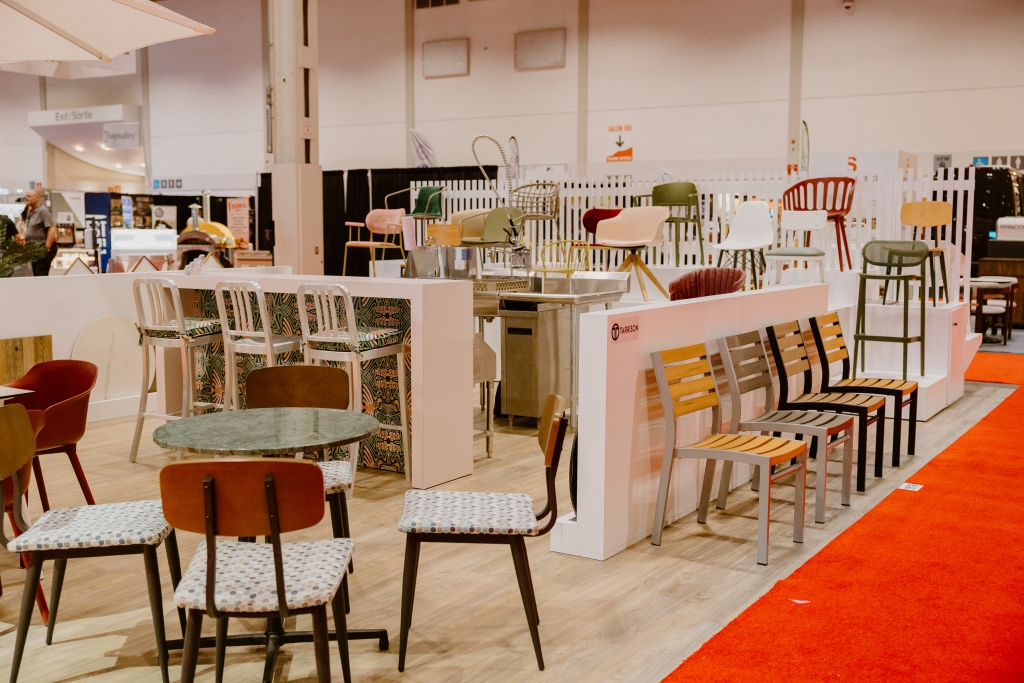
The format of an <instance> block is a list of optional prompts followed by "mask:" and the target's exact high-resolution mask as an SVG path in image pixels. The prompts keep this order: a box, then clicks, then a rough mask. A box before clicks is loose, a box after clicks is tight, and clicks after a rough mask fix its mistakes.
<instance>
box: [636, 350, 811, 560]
mask: <svg viewBox="0 0 1024 683" xmlns="http://www.w3.org/2000/svg"><path fill="white" fill-rule="evenodd" d="M651 361H652V362H653V364H654V376H655V377H656V378H657V380H658V392H659V393H660V394H661V405H662V409H663V410H664V412H665V456H664V459H663V460H662V464H661V483H660V485H659V486H658V502H657V505H656V507H655V509H654V531H653V533H652V534H651V543H652V544H653V545H661V530H662V528H663V527H664V525H665V505H666V503H667V501H668V486H669V480H670V478H671V476H672V464H673V462H675V459H676V458H694V459H707V464H706V465H705V467H704V485H703V486H702V487H701V492H700V506H699V507H698V509H697V521H698V522H699V523H701V524H704V523H705V522H706V521H707V517H708V505H709V503H710V500H711V487H712V486H713V485H714V480H715V468H716V466H717V464H718V461H719V460H723V461H725V462H726V463H727V464H728V463H730V462H745V463H747V464H749V465H754V466H755V467H758V468H759V476H760V481H759V482H758V490H759V498H760V501H759V503H758V513H757V563H758V564H768V517H769V513H770V508H771V485H772V483H773V482H776V481H779V480H780V479H782V478H783V477H788V476H789V475H791V474H793V475H796V494H795V495H796V498H795V504H794V509H793V542H794V543H803V540H804V500H805V495H806V491H805V486H806V469H807V444H805V443H804V442H802V441H790V440H788V439H780V438H776V437H770V436H741V435H739V434H720V433H719V432H720V430H721V426H722V415H721V409H720V408H719V405H718V389H717V388H716V386H715V377H714V373H713V372H712V370H711V363H710V361H709V358H708V352H707V349H706V348H705V346H704V344H694V345H693V346H684V347H682V348H678V349H670V350H667V351H655V352H653V353H652V354H651ZM706 408H711V436H709V437H707V438H705V439H701V440H700V441H698V442H697V443H694V444H690V445H689V446H684V447H679V446H676V420H677V419H678V418H680V417H682V416H683V415H689V414H691V413H696V412H698V411H700V410H704V409H706ZM791 461H792V464H788V463H790V462H791ZM783 464H788V466H787V467H784V468H780V469H778V470H777V471H773V470H774V467H773V466H774V465H783ZM724 469H725V471H724V472H723V473H722V487H723V488H724V489H725V490H726V491H727V490H728V486H729V483H728V481H727V480H726V473H727V472H728V471H729V468H728V467H726V468H724ZM724 504H725V497H724V496H720V497H719V507H722V506H723V505H724Z"/></svg>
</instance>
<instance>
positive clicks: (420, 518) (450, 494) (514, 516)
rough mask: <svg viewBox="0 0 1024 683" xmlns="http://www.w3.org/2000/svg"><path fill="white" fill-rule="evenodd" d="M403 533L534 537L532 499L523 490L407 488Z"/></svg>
mask: <svg viewBox="0 0 1024 683" xmlns="http://www.w3.org/2000/svg"><path fill="white" fill-rule="evenodd" d="M398 530H399V531H401V532H403V533H413V532H415V533H426V534H504V535H520V536H536V535H537V534H538V532H539V531H540V527H539V526H538V524H537V515H536V513H535V512H534V510H533V498H531V497H530V496H528V495H527V494H525V493H477V492H475V491H420V490H413V491H406V492H405V507H404V508H403V510H402V518H401V519H400V520H399V521H398Z"/></svg>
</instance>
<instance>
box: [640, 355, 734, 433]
mask: <svg viewBox="0 0 1024 683" xmlns="http://www.w3.org/2000/svg"><path fill="white" fill-rule="evenodd" d="M651 360H652V361H653V363H654V373H655V377H657V380H658V390H659V392H660V394H661V402H662V407H663V408H664V410H665V415H666V417H669V416H671V417H669V419H670V420H673V419H674V418H675V417H679V416H681V415H687V414H689V413H693V412H696V411H698V410H703V409H704V408H715V409H716V411H715V415H716V416H717V408H718V389H717V387H716V386H715V375H714V372H713V371H712V369H711V359H710V357H709V355H708V350H707V348H706V347H705V346H704V344H694V345H692V346H684V347H681V348H678V349H668V350H665V351H655V352H654V353H652V354H651ZM716 423H717V420H716ZM673 424H674V422H673Z"/></svg>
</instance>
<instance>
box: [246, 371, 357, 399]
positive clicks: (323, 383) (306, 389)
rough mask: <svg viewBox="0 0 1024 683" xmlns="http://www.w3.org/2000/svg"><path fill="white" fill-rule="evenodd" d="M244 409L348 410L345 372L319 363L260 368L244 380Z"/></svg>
mask: <svg viewBox="0 0 1024 683" xmlns="http://www.w3.org/2000/svg"><path fill="white" fill-rule="evenodd" d="M245 405H246V407H247V408H333V409H335V410H348V406H349V381H348V373H347V372H345V371H344V370H342V369H341V368H331V367H327V366H319V365H283V366H282V365H279V366H277V367H273V368H259V369H258V370H253V371H252V372H250V373H249V375H248V377H247V378H246V380H245Z"/></svg>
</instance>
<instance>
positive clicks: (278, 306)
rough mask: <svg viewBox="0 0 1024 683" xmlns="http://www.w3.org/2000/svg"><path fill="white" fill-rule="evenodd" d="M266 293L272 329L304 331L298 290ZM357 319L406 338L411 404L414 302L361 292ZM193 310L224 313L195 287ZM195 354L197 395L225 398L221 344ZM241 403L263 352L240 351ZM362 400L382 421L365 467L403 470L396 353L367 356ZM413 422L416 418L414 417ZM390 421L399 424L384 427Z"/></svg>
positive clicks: (338, 455)
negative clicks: (247, 380)
mask: <svg viewBox="0 0 1024 683" xmlns="http://www.w3.org/2000/svg"><path fill="white" fill-rule="evenodd" d="M266 297H267V313H268V315H269V316H270V324H271V329H272V330H273V331H274V333H276V334H285V335H301V334H302V328H301V326H300V323H299V310H298V305H297V300H296V296H295V295H294V294H286V293H276V292H269V293H267V294H266ZM353 305H354V308H355V314H356V324H357V325H358V326H359V327H371V328H372V327H377V328H381V327H385V328H391V329H397V330H400V331H401V333H402V337H403V339H404V340H405V349H406V352H405V368H404V370H405V373H406V378H405V387H406V405H408V406H411V405H412V395H411V391H410V387H411V386H412V378H411V375H410V373H411V360H410V354H409V341H410V337H409V328H410V323H411V320H412V313H411V309H410V306H409V302H408V301H407V300H405V299H378V298H368V297H367V298H362V299H355V300H354V301H353ZM193 306H194V310H193V314H194V315H195V316H196V317H200V318H219V317H220V314H219V313H218V312H217V298H216V296H215V294H214V292H213V291H211V290H195V296H194V297H193ZM225 307H226V308H227V309H228V310H227V313H228V317H229V318H232V319H233V316H232V310H233V306H232V302H231V300H230V297H228V298H227V299H226V301H225ZM253 308H254V311H253V314H254V315H253V318H254V324H255V325H256V326H257V329H258V328H259V326H260V325H261V323H260V321H259V313H258V311H256V310H255V308H256V306H255V305H253ZM195 354H196V358H195V362H196V395H197V396H196V398H197V400H198V401H212V402H216V403H220V402H222V401H223V397H224V392H225V391H226V388H225V386H224V352H223V347H222V345H221V344H211V345H209V346H204V347H201V348H199V349H197V350H196V351H195ZM237 361H238V372H237V376H238V383H239V404H240V405H241V406H242V407H245V379H246V377H247V376H248V374H249V372H251V371H252V370H255V369H256V368H262V367H266V359H265V358H264V357H263V356H253V355H249V354H238V355H237ZM302 362H303V358H302V353H301V352H297V353H286V354H280V355H279V356H278V357H277V364H278V365H297V364H300V363H302ZM330 365H332V366H340V367H344V366H345V364H344V363H330ZM361 374H362V384H363V392H362V397H361V400H362V406H363V412H365V413H367V414H369V415H373V417H374V418H376V420H377V421H378V422H379V423H380V424H381V426H382V429H380V430H379V431H378V432H377V434H375V435H374V436H371V437H370V438H369V439H366V440H365V441H363V442H362V443H361V449H360V451H361V452H360V458H361V464H362V465H363V466H364V467H373V468H375V469H381V470H387V471H391V472H404V471H405V467H404V456H403V454H402V432H401V431H400V430H399V429H397V427H398V426H399V425H400V424H401V423H400V421H399V412H400V411H399V401H398V367H397V362H396V356H385V357H384V358H375V359H372V360H369V361H365V362H364V363H363V364H362V370H361ZM410 423H411V420H410ZM385 425H389V426H394V427H396V429H386V428H383V427H384V426H385ZM348 451H349V448H348V447H347V446H341V447H339V448H335V449H331V452H330V453H328V457H329V458H331V459H348V457H349V453H348Z"/></svg>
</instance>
